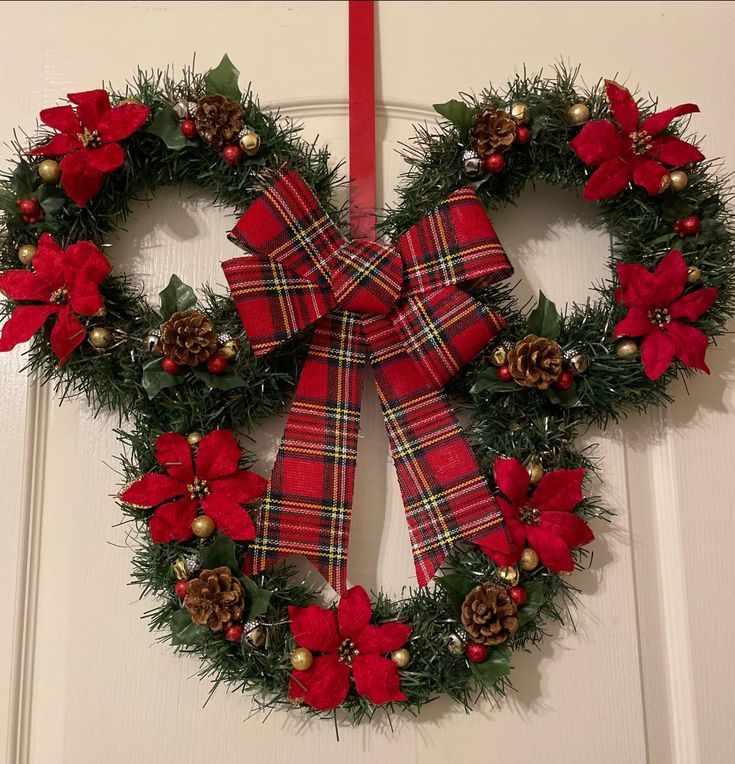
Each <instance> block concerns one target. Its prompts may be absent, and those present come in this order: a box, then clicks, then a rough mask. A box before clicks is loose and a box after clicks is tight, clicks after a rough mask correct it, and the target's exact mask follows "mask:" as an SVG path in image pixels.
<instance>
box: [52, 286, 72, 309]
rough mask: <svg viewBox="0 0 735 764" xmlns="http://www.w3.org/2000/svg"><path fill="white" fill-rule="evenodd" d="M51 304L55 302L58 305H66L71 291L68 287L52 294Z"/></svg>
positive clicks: (56, 290)
mask: <svg viewBox="0 0 735 764" xmlns="http://www.w3.org/2000/svg"><path fill="white" fill-rule="evenodd" d="M48 299H49V302H53V303H55V304H56V305H64V304H65V303H67V302H68V301H69V290H68V289H67V288H66V287H60V288H59V289H55V290H54V291H53V292H51V296H50V297H49V298H48Z"/></svg>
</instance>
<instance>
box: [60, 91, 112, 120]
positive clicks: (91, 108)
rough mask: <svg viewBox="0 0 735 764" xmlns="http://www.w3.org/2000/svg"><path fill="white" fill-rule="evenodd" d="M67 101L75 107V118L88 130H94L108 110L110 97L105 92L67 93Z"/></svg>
mask: <svg viewBox="0 0 735 764" xmlns="http://www.w3.org/2000/svg"><path fill="white" fill-rule="evenodd" d="M69 100H70V101H71V102H72V103H75V104H76V105H77V117H79V121H80V122H81V123H82V124H83V125H84V126H85V127H86V128H88V129H89V130H96V129H97V126H98V123H99V121H100V119H101V117H102V115H103V114H105V112H107V111H109V110H110V97H109V96H108V95H107V91H106V90H101V89H97V90H85V91H84V92H83V93H69Z"/></svg>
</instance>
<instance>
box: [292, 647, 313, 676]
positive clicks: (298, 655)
mask: <svg viewBox="0 0 735 764" xmlns="http://www.w3.org/2000/svg"><path fill="white" fill-rule="evenodd" d="M313 662H314V656H313V655H312V654H311V650H307V649H306V648H305V647H297V648H296V649H295V650H293V651H292V652H291V665H292V666H293V667H294V668H295V669H296V671H306V670H307V669H309V668H311V664H312V663H313Z"/></svg>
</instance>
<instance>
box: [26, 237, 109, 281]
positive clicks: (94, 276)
mask: <svg viewBox="0 0 735 764" xmlns="http://www.w3.org/2000/svg"><path fill="white" fill-rule="evenodd" d="M66 262H67V268H66V269H65V270H66V271H67V274H66V278H67V281H73V280H74V279H75V278H78V275H77V274H80V275H81V276H82V277H83V278H84V279H85V280H89V281H91V282H93V283H95V284H100V283H102V282H103V281H104V280H105V279H106V278H107V276H108V275H109V273H110V270H111V269H112V266H111V265H110V261H109V260H108V259H107V258H106V257H105V256H104V255H103V254H102V252H100V250H99V249H98V247H97V246H96V244H95V243H94V242H92V241H86V240H85V241H78V242H75V243H74V244H71V245H70V246H68V247H67V249H66ZM34 265H35V260H34Z"/></svg>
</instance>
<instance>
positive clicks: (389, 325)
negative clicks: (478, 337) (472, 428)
mask: <svg viewBox="0 0 735 764" xmlns="http://www.w3.org/2000/svg"><path fill="white" fill-rule="evenodd" d="M363 331H364V332H365V337H366V340H367V346H368V351H369V353H370V359H371V363H372V365H373V370H374V373H375V382H376V385H377V388H378V396H379V398H380V404H381V407H382V409H383V416H384V417H385V422H386V428H387V430H388V440H389V442H390V447H391V453H392V456H393V461H394V462H395V466H396V472H397V474H398V483H399V485H400V488H401V495H402V497H403V503H404V506H405V509H406V519H407V522H408V529H409V535H410V538H411V548H412V552H413V558H414V564H415V566H416V576H417V578H418V583H419V585H420V586H425V585H426V584H427V583H428V582H429V581H430V580H431V579H432V578H433V576H434V574H435V573H436V571H437V569H438V568H439V567H440V565H441V564H442V562H443V561H444V559H445V557H446V556H447V554H448V553H449V551H450V550H451V548H452V546H453V545H454V544H456V543H457V542H460V541H465V542H469V541H472V542H474V543H480V542H482V544H483V546H484V547H486V548H491V549H497V550H498V551H500V550H507V551H509V544H508V537H507V532H506V530H505V527H504V525H503V519H502V515H501V513H500V509H499V507H498V505H497V502H496V501H495V498H494V497H493V495H492V494H491V492H490V489H489V487H488V485H487V482H486V481H485V479H484V477H483V476H482V473H481V470H480V467H479V465H478V463H477V460H476V459H475V456H474V454H473V452H472V449H471V448H470V445H469V442H468V441H467V438H466V437H465V435H464V432H463V430H462V426H461V425H460V423H459V421H458V420H457V418H456V416H455V414H454V412H453V411H452V407H451V405H450V404H449V401H448V399H447V398H446V396H445V395H444V393H443V392H442V391H441V390H439V389H436V388H435V387H434V386H432V385H431V384H428V383H427V379H426V376H425V374H424V373H423V371H422V369H421V368H420V367H419V366H418V365H417V364H416V363H415V362H414V360H413V359H412V358H411V357H410V355H408V354H407V353H406V351H405V345H404V344H403V341H402V338H401V336H400V334H399V332H398V331H397V330H396V328H395V326H394V324H393V322H392V321H391V319H390V318H385V317H375V318H370V319H367V320H366V321H364V322H363Z"/></svg>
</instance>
